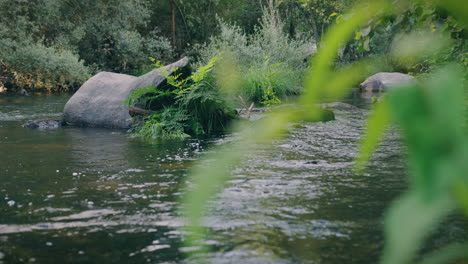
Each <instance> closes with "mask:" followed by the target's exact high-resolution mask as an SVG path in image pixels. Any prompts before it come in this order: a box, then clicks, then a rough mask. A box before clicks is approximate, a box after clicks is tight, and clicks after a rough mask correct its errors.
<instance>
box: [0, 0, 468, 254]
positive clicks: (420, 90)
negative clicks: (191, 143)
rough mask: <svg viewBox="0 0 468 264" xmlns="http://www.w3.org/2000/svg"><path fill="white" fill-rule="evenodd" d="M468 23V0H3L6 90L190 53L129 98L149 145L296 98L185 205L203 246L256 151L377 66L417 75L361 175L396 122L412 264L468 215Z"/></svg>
mask: <svg viewBox="0 0 468 264" xmlns="http://www.w3.org/2000/svg"><path fill="white" fill-rule="evenodd" d="M467 18H468V7H467V5H466V4H465V3H464V2H463V1H461V0H446V1H438V0H432V1H390V0H375V1H353V0H333V1H322V0H268V1H266V0H265V1H253V0H252V1H249V0H219V1H183V0H169V1H163V0H132V1H118V0H105V1H104V0H99V1H91V0H84V1H69V0H63V1H49V0H33V1H22V0H13V1H11V0H0V19H1V20H0V82H1V83H0V85H1V86H3V85H4V86H6V87H7V88H8V89H9V90H13V91H14V90H15V89H22V88H26V89H29V90H41V89H42V90H48V91H67V90H68V91H74V90H75V89H77V88H78V87H79V86H80V84H81V83H83V82H84V81H85V80H86V79H87V78H89V77H90V76H91V75H93V74H95V73H97V72H99V71H111V72H117V73H125V74H132V75H141V74H143V73H145V72H148V71H149V70H152V69H154V68H159V66H161V65H163V64H166V63H168V62H171V61H173V60H175V59H176V58H178V57H181V56H184V55H187V56H189V57H191V59H192V60H191V61H192V65H193V69H194V70H193V72H192V73H191V74H188V75H187V76H185V75H184V74H182V73H178V72H177V71H176V73H175V74H172V75H169V74H166V76H165V77H166V79H167V81H166V83H165V85H161V86H158V87H155V86H148V87H145V88H143V89H139V90H137V91H135V92H134V93H132V94H131V96H130V98H129V99H128V101H126V102H125V103H127V104H129V105H132V106H134V105H136V106H141V107H142V108H145V111H148V112H149V115H147V116H145V117H144V118H143V119H142V120H141V123H140V125H139V126H137V127H136V128H135V131H134V135H135V136H136V137H143V138H150V139H159V138H184V137H187V136H188V135H206V134H212V133H215V132H221V131H225V130H226V128H227V127H228V126H229V123H230V121H232V120H234V119H236V113H235V112H234V111H233V109H234V108H235V107H236V104H239V102H242V104H243V105H244V107H247V106H248V105H249V104H250V103H254V104H255V105H257V106H272V105H275V104H279V103H280V102H281V100H283V98H285V97H286V96H290V95H295V96H298V100H297V104H296V106H295V107H288V106H286V107H282V108H278V109H276V111H273V112H272V113H271V114H269V115H266V117H265V118H263V119H262V120H260V121H259V122H257V123H255V124H251V125H250V126H248V128H247V129H244V128H245V126H241V125H238V126H235V127H236V128H237V130H236V131H237V132H238V134H237V135H238V138H239V139H238V141H237V142H236V144H232V145H229V149H223V148H220V149H218V150H217V151H216V152H214V154H212V155H210V154H208V155H207V157H206V159H209V160H214V161H215V162H212V163H211V164H213V166H212V167H207V166H204V167H203V166H200V167H196V168H195V169H194V171H193V173H192V177H191V178H190V181H191V183H192V184H193V186H194V187H193V188H191V189H190V191H189V193H188V194H187V195H186V197H185V198H184V200H183V202H182V203H183V205H184V208H186V211H185V212H184V213H185V215H186V216H187V219H188V221H189V227H188V231H190V232H188V233H187V234H188V236H187V238H188V239H187V241H188V242H187V246H189V248H193V247H195V246H200V245H201V244H203V241H200V238H202V239H203V238H205V236H206V233H205V232H204V230H203V228H201V227H200V226H201V219H202V217H203V214H204V210H203V209H204V208H205V206H206V204H207V203H208V201H209V199H211V198H213V196H215V195H216V194H217V193H218V192H219V190H220V186H222V185H223V184H224V183H225V182H226V181H227V179H228V178H229V171H230V169H232V167H233V166H236V165H238V164H239V162H241V161H242V160H243V159H244V158H245V157H247V154H248V153H249V152H250V151H251V150H252V149H253V148H254V147H255V146H257V145H258V144H259V143H261V144H264V143H265V142H271V141H273V140H275V139H278V138H280V137H281V136H284V135H285V134H286V133H287V131H288V129H289V126H288V125H289V124H291V123H297V122H302V121H311V120H312V121H317V120H320V113H321V112H320V109H319V108H318V107H317V105H318V104H319V103H321V102H322V101H327V100H331V99H335V100H339V99H341V98H343V97H344V96H346V95H347V93H349V89H350V87H353V86H355V85H356V84H358V83H359V81H362V80H363V79H364V78H365V77H367V76H369V75H371V74H373V73H375V72H377V71H399V72H403V73H409V74H412V75H416V76H418V77H420V78H419V79H420V82H419V83H416V84H413V85H410V86H408V87H405V88H404V89H395V90H394V91H391V92H389V94H388V96H386V97H385V98H384V99H382V100H381V101H380V102H379V103H377V104H376V105H375V106H374V110H373V114H371V115H370V116H369V124H368V129H367V134H366V135H365V136H364V137H363V140H362V143H361V147H360V150H359V157H358V159H357V162H356V167H355V173H356V175H360V173H361V172H362V171H363V170H364V169H365V165H366V162H368V161H369V159H370V158H371V155H372V152H373V150H374V149H375V148H376V147H377V145H378V142H379V139H380V138H381V137H382V136H383V135H384V132H385V129H386V127H388V125H390V124H397V125H399V127H400V128H401V131H402V134H403V136H404V142H405V144H406V146H407V151H408V158H407V159H408V160H407V161H408V168H409V169H408V175H409V178H410V181H409V188H408V190H407V191H406V192H405V193H404V195H403V196H402V197H401V198H400V199H398V200H397V201H396V202H395V203H394V204H393V205H392V206H391V207H390V210H389V211H388V213H387V214H386V218H385V226H386V229H385V232H386V239H387V240H386V245H385V249H384V253H383V257H382V263H410V262H412V261H413V260H414V259H416V258H417V256H418V252H419V250H420V248H421V247H423V245H424V244H423V243H424V239H426V238H427V237H428V235H429V234H430V232H431V230H432V229H434V228H436V227H437V225H438V224H439V223H440V221H441V220H442V219H444V218H446V217H447V216H448V215H449V214H451V213H454V212H458V213H465V214H467V212H468V206H467V205H468V180H467V176H466V171H468V168H467V165H466V164H467V163H466V162H465V161H466V157H467V155H468V154H467V152H468V151H467V146H468V143H467V142H468V141H467V140H468V139H467V138H466V127H463V126H462V125H463V124H464V123H466V120H467V119H466V114H465V118H463V116H464V115H463V111H465V113H468V111H467V110H466V102H468V100H466V99H465V101H464V102H463V98H464V96H465V98H467V97H466V90H467V86H466V82H467V77H468V72H467V67H468V48H467V43H466V40H467V38H468V31H467V28H466V27H467V25H468V20H467ZM149 58H154V59H149ZM156 61H157V63H156ZM155 63H156V65H155ZM163 74H164V73H163ZM463 89H464V90H465V95H464V94H463V92H464V91H463ZM241 128H242V129H241ZM356 177H357V176H356ZM447 246H449V247H447V251H445V250H443V251H441V253H440V254H439V255H437V256H436V257H435V258H440V259H448V260H449V261H452V260H458V259H460V258H465V259H466V252H468V251H467V250H466V245H462V246H459V245H456V246H455V247H452V246H450V245H447ZM453 248H455V249H456V250H453Z"/></svg>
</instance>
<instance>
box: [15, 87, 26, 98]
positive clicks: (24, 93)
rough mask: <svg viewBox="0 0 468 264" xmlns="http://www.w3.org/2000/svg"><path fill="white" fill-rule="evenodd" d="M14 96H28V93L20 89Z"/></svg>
mask: <svg viewBox="0 0 468 264" xmlns="http://www.w3.org/2000/svg"><path fill="white" fill-rule="evenodd" d="M16 94H17V95H21V96H29V94H28V92H27V91H26V90H25V89H23V88H21V89H20V90H19V91H18V92H17V93H16Z"/></svg>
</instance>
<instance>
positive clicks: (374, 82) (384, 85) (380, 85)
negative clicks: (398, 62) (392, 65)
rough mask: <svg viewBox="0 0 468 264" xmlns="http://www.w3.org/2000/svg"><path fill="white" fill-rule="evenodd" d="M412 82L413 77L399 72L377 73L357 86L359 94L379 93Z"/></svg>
mask: <svg viewBox="0 0 468 264" xmlns="http://www.w3.org/2000/svg"><path fill="white" fill-rule="evenodd" d="M412 81H414V77H413V76H411V75H408V74H403V73H399V72H379V73H377V74H374V75H372V76H371V77H369V78H367V79H366V80H365V81H364V82H363V83H361V84H360V85H359V89H360V91H361V92H381V91H385V90H387V89H389V88H392V87H396V86H402V85H406V84H409V83H411V82H412Z"/></svg>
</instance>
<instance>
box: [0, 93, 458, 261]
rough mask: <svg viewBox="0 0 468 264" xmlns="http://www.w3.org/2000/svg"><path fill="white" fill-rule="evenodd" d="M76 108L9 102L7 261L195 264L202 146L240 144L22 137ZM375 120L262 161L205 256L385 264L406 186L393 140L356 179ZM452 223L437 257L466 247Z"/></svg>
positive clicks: (0, 102)
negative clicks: (454, 245) (189, 221)
mask: <svg viewBox="0 0 468 264" xmlns="http://www.w3.org/2000/svg"><path fill="white" fill-rule="evenodd" d="M66 100H67V97H64V96H56V97H30V98H7V99H5V98H0V212H1V214H0V263H30V262H36V263H99V262H101V263H161V262H165V263H179V262H184V261H185V260H186V257H185V254H184V252H187V251H190V250H191V249H190V248H184V247H183V245H182V242H181V241H182V239H183V237H182V235H183V231H182V230H181V229H180V227H181V226H182V224H183V221H182V220H181V219H180V217H179V216H178V214H177V208H178V206H179V204H178V199H179V198H180V196H181V195H182V193H183V191H184V190H183V189H182V188H183V187H182V186H184V185H185V183H186V181H189V180H188V179H186V175H187V171H188V169H189V168H190V167H191V166H192V165H193V162H194V160H196V159H197V158H198V157H199V156H200V155H203V149H206V148H207V147H209V146H211V145H215V144H226V142H231V143H232V141H233V140H232V138H230V137H229V136H227V137H216V138H211V139H191V140H185V141H166V142H160V143H159V144H156V145H148V144H144V143H142V142H139V141H136V140H132V139H130V138H129V137H128V135H127V134H126V133H125V131H121V130H103V129H84V128H73V127H66V128H64V129H59V130H51V131H35V130H27V129H23V128H21V124H22V123H23V122H24V120H27V119H36V118H41V119H43V118H57V117H58V116H60V113H61V111H62V108H63V105H64V103H65V102H66ZM354 100H356V99H354ZM366 114H367V111H365V110H360V109H347V110H339V111H337V112H336V116H337V120H336V121H333V122H328V123H317V124H300V125H298V126H297V128H295V129H294V130H293V131H291V133H290V134H289V135H288V137H287V138H286V139H284V140H279V141H277V142H275V144H274V146H273V147H271V148H269V147H265V146H261V147H259V148H258V150H257V151H256V152H254V153H251V154H250V156H249V158H248V161H247V162H245V163H244V164H242V165H241V166H239V167H237V168H236V169H235V170H234V177H233V178H232V179H231V181H230V182H229V185H228V187H227V188H226V189H225V190H224V191H223V192H222V193H221V194H220V198H219V199H218V200H217V201H214V202H212V203H211V213H210V216H209V217H207V218H206V221H205V224H206V226H207V227H209V228H210V229H211V230H212V236H211V237H210V239H209V240H208V241H206V243H207V244H209V245H212V246H213V249H214V250H213V252H212V253H210V254H209V255H207V256H205V257H206V258H208V259H210V260H214V262H216V263H238V262H241V261H242V262H245V263H298V262H307V263H375V262H376V261H377V260H378V256H379V255H380V251H381V249H382V245H383V241H382V232H381V230H382V214H383V212H384V210H385V208H386V206H388V204H389V201H391V200H392V199H393V198H394V197H396V196H397V195H398V194H399V193H401V191H403V190H404V188H405V186H406V183H405V177H404V174H405V171H404V166H403V165H402V160H401V152H402V149H401V146H400V144H399V136H398V134H397V133H396V130H394V132H393V133H390V134H389V135H388V136H387V139H386V140H385V141H384V142H383V143H382V147H381V148H380V149H379V151H378V153H376V155H375V159H374V160H373V162H372V163H371V165H370V169H369V170H368V171H367V172H366V173H365V175H353V174H352V172H351V165H352V160H353V157H354V156H355V155H356V146H357V141H358V139H359V137H360V135H361V133H362V126H363V120H364V117H365V115H366ZM231 143H230V144H231ZM449 223H450V224H447V225H443V226H442V227H441V228H440V230H438V232H436V233H435V234H434V238H433V239H432V240H431V242H430V243H429V245H428V248H433V247H440V246H442V245H445V244H447V243H449V242H453V241H463V240H465V239H466V236H467V234H466V231H465V230H466V228H465V227H466V222H464V221H462V220H460V219H458V218H457V217H454V218H453V219H451V220H450V222H449Z"/></svg>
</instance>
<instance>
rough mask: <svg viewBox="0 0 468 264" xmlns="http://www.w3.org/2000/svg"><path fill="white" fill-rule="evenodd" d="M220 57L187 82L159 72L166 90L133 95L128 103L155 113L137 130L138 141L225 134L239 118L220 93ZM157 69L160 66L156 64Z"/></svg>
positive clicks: (150, 89) (149, 89)
mask: <svg viewBox="0 0 468 264" xmlns="http://www.w3.org/2000/svg"><path fill="white" fill-rule="evenodd" d="M219 59H220V58H219V57H213V58H212V59H211V60H210V61H209V62H208V63H207V64H206V65H202V66H200V67H198V68H197V70H196V71H195V72H194V73H193V74H192V75H191V76H189V77H188V78H186V79H182V78H181V74H180V73H175V74H172V75H171V74H169V73H167V72H165V71H164V69H160V71H161V72H162V74H163V76H164V77H165V78H166V80H167V85H166V86H165V87H164V88H158V87H155V86H148V87H146V88H143V89H137V90H136V91H134V92H133V93H131V94H130V96H129V99H128V100H126V101H125V103H127V104H130V105H134V104H138V105H139V106H142V107H144V108H146V109H149V110H152V111H154V114H152V115H150V116H148V117H146V118H145V119H144V120H143V125H140V126H138V127H136V128H135V131H136V132H135V133H134V136H135V137H141V138H149V139H156V138H185V137H187V136H189V135H204V134H211V133H214V132H220V131H224V130H226V128H227V125H228V123H229V122H230V121H231V120H232V119H234V118H235V117H236V114H235V111H234V109H232V108H230V107H229V106H228V103H227V101H226V100H225V99H224V97H223V95H222V94H221V92H220V91H219V89H218V85H217V83H216V79H215V76H214V73H213V69H214V67H215V64H216V62H217V61H218V60H219ZM154 63H155V65H158V62H156V61H154Z"/></svg>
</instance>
